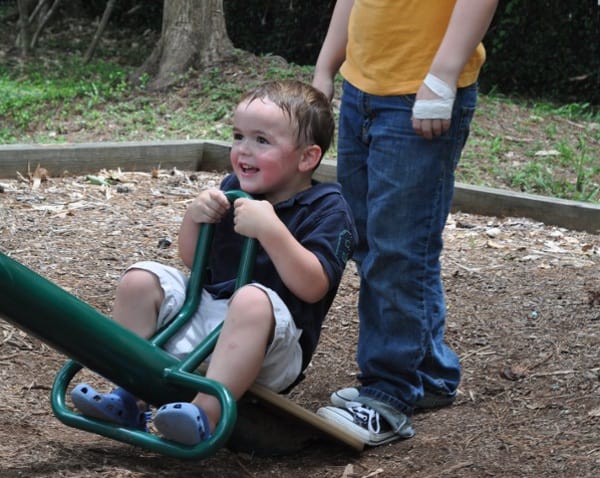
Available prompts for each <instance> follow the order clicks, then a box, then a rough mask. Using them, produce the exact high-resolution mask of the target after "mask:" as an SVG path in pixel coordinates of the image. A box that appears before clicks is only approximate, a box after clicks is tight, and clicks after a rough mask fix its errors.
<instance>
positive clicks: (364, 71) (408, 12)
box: [340, 0, 485, 96]
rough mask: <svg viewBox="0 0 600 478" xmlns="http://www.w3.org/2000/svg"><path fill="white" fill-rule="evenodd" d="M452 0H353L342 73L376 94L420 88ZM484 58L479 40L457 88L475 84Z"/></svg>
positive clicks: (443, 28)
mask: <svg viewBox="0 0 600 478" xmlns="http://www.w3.org/2000/svg"><path fill="white" fill-rule="evenodd" d="M454 4H455V2H454V1H453V0H355V2H354V8H353V9H352V12H351V14H350V20H349V24H348V44H347V47H346V60H345V61H344V63H343V64H342V67H341V68H340V73H341V74H342V76H343V77H344V78H345V79H346V80H348V81H349V82H350V83H351V84H352V85H354V86H356V87H357V88H359V89H361V90H363V91H365V92H367V93H370V94H374V95H381V96H387V95H405V94H412V93H416V92H417V90H418V89H419V87H420V86H421V84H422V83H423V80H424V79H425V76H426V75H427V73H428V72H429V67H430V65H431V62H432V61H433V57H434V56H435V53H436V51H437V49H438V47H439V45H440V43H441V42H442V38H443V36H444V33H445V31H446V27H447V25H448V22H449V21H450V16H451V14H452V10H453V8H454ZM484 61H485V49H484V47H483V44H481V43H480V44H479V45H478V47H477V49H476V50H475V52H474V53H473V55H472V56H471V58H470V59H469V61H468V62H467V64H466V65H465V68H464V69H463V72H462V73H461V75H460V77H459V81H458V86H459V87H464V86H468V85H470V84H472V83H474V82H475V81H476V80H477V77H478V76H479V70H480V69H481V65H482V64H483V62H484Z"/></svg>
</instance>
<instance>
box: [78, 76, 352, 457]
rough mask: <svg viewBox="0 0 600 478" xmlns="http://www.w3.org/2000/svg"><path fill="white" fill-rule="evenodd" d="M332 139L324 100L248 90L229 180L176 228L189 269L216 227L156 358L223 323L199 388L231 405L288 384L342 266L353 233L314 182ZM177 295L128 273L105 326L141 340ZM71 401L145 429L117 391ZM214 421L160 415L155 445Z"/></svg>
mask: <svg viewBox="0 0 600 478" xmlns="http://www.w3.org/2000/svg"><path fill="white" fill-rule="evenodd" d="M334 129H335V120H334V116H333V113H332V110H331V107H330V104H329V101H328V99H327V98H326V97H325V95H324V94H323V93H321V92H320V91H318V90H317V89H315V88H313V87H311V86H310V85H306V84H304V83H301V82H299V81H272V82H267V83H265V84H263V85H261V86H259V87H257V88H256V89H254V90H253V91H250V92H249V93H247V94H246V95H245V96H244V97H243V98H242V99H241V101H240V103H239V104H238V106H237V108H236V110H235V114H234V118H233V145H232V148H231V155H230V157H231V165H232V167H233V174H231V175H229V176H227V177H226V178H225V179H224V180H223V182H222V184H221V189H208V190H205V191H203V192H201V193H200V194H199V195H198V197H196V198H195V199H194V201H193V202H192V203H191V204H190V206H189V207H188V209H187V211H186V213H185V216H184V218H183V222H182V224H181V228H180V231H179V253H180V256H181V259H182V261H183V263H184V264H185V265H186V266H187V267H191V266H192V262H193V258H194V252H195V249H196V242H197V238H198V233H199V230H200V227H201V226H202V224H207V223H212V224H215V235H214V240H213V245H212V250H211V254H210V259H209V262H210V263H209V273H208V274H207V276H208V277H207V280H206V283H205V284H204V288H203V290H202V296H201V301H200V305H199V308H198V310H197V312H196V314H195V315H194V316H193V317H192V318H191V319H190V320H189V322H188V323H187V324H186V325H185V326H184V327H183V328H182V329H181V330H180V331H178V332H177V334H176V335H175V336H174V337H173V338H172V339H171V340H170V341H169V342H168V343H167V344H166V346H165V348H166V350H167V351H169V352H170V353H172V354H174V355H176V356H178V357H183V356H185V355H186V354H188V353H189V352H191V351H192V350H193V349H194V347H195V346H197V345H198V344H199V343H200V342H202V340H203V339H204V338H205V337H206V336H207V335H208V334H209V333H210V332H211V331H212V330H213V329H214V327H216V326H217V325H218V324H220V323H221V322H223V321H224V323H223V328H222V331H221V333H220V336H219V339H218V341H217V343H216V346H215V349H214V351H213V353H212V355H211V358H210V362H209V364H208V369H207V372H206V377H207V378H210V379H212V380H215V381H218V382H220V383H221V384H223V385H224V386H226V387H227V388H228V389H229V390H230V391H231V393H232V394H233V396H234V397H235V399H236V400H237V399H239V398H240V397H241V396H242V395H243V394H244V393H245V392H246V390H248V388H249V387H250V386H251V385H252V384H253V383H254V382H257V383H260V384H262V385H264V386H266V387H268V388H270V389H272V390H274V391H276V392H280V391H283V390H285V389H288V388H289V387H291V386H293V385H294V384H295V383H297V381H298V379H299V377H300V376H301V374H302V371H303V370H304V369H305V368H306V366H307V365H308V363H309V361H310V359H311V357H312V355H313V353H314V350H315V347H316V345H317V342H318V339H319V334H320V330H321V325H322V322H323V320H324V318H325V315H326V314H327V311H328V310H329V307H330V306H331V303H332V301H333V298H334V296H335V294H336V292H337V289H338V286H339V284H340V281H341V278H342V273H343V271H344V267H345V265H346V262H347V260H348V259H349V258H350V257H351V256H352V253H353V248H354V244H355V241H356V232H355V228H354V224H353V221H352V218H351V214H350V212H349V208H348V206H347V204H346V202H345V201H344V199H343V197H342V195H341V190H340V186H339V185H338V184H335V183H317V182H315V181H313V179H312V175H313V172H314V171H315V169H316V168H317V166H318V165H319V163H320V161H321V158H322V157H323V155H324V154H325V152H326V151H327V149H328V148H329V146H330V144H331V141H332V138H333V134H334ZM234 189H241V190H242V191H245V192H246V193H249V194H251V195H252V196H253V197H254V199H248V198H240V199H236V200H235V202H234V203H233V206H231V205H230V203H229V201H228V199H227V198H226V196H225V194H224V192H223V191H228V190H234ZM242 236H247V237H251V238H254V239H256V240H257V241H258V244H259V247H258V252H257V257H256V264H255V267H254V274H253V277H252V282H251V283H249V284H247V285H245V286H243V287H240V288H239V289H238V290H234V288H235V280H236V274H237V269H238V264H239V258H240V253H241V246H242V243H243V241H244V237H242ZM186 284H187V276H186V275H185V274H184V273H183V272H181V271H179V270H177V269H175V268H173V267H170V266H166V265H162V264H158V263H155V262H140V263H137V264H134V265H132V266H131V267H129V268H128V269H127V271H126V272H125V274H124V275H123V277H122V278H121V281H120V283H119V285H118V287H117V291H116V299H115V304H114V309H113V318H114V320H115V321H117V322H118V323H120V324H122V325H123V326H125V327H127V328H128V329H130V330H132V331H134V332H136V333H137V334H139V335H140V336H142V337H145V338H149V337H151V336H152V335H153V334H154V333H155V332H156V331H157V330H158V329H160V328H161V327H163V326H164V325H165V324H167V323H168V322H169V321H171V320H172V319H173V318H174V317H175V315H176V314H177V312H178V311H179V310H180V308H181V306H182V305H183V302H184V299H185V291H186ZM71 397H72V400H73V402H74V404H75V406H76V407H77V408H78V409H79V410H80V411H81V412H82V413H83V414H85V415H88V416H92V417H96V418H100V419H103V420H108V421H111V422H115V423H118V424H120V425H124V426H137V427H139V428H144V427H145V419H144V418H143V417H144V413H143V411H141V409H140V408H138V406H137V404H136V399H135V397H133V396H132V395H131V394H130V393H129V392H127V391H125V390H123V389H122V388H118V389H116V390H114V391H113V392H111V393H108V394H100V393H97V392H96V391H95V390H93V389H92V388H91V387H90V386H89V385H87V384H80V385H78V386H77V387H75V388H74V390H73V392H72V394H71ZM220 417H221V406H220V403H219V401H218V399H217V398H216V397H214V396H212V395H209V394H205V393H198V394H197V395H196V397H195V398H194V399H193V401H192V402H191V403H171V404H166V405H163V406H162V407H160V409H159V410H158V412H157V413H156V417H155V418H154V424H155V426H156V428H157V429H158V431H159V432H160V433H161V434H162V435H163V436H164V437H165V438H167V439H169V440H173V441H175V442H178V443H182V444H186V445H194V444H197V443H199V442H201V441H202V440H205V439H206V438H208V437H209V436H210V434H211V432H212V431H213V430H214V428H215V426H216V425H217V423H218V422H219V419H220Z"/></svg>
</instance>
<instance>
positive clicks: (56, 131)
mask: <svg viewBox="0 0 600 478" xmlns="http://www.w3.org/2000/svg"><path fill="white" fill-rule="evenodd" d="M113 49H114V48H113ZM111 54H114V52H112V53H111ZM49 58H51V59H49ZM97 58H98V59H97V60H94V61H93V62H92V63H90V64H87V65H86V64H83V63H82V61H81V53H80V52H75V53H72V54H70V55H67V54H57V53H56V52H55V53H54V54H53V55H47V56H46V57H38V58H32V59H31V60H29V61H27V62H17V61H13V62H8V63H7V64H5V65H2V66H0V91H2V94H1V95H0V143H5V144H11V143H12V144H14V143H57V142H89V141H133V140H137V141H152V140H164V139H190V138H206V139H219V140H230V139H231V114H232V112H233V108H234V107H235V104H236V102H237V100H238V98H239V97H240V95H241V94H242V93H243V92H244V91H245V90H246V89H248V88H249V87H251V86H252V85H255V84H257V83H259V82H261V81H263V80H265V79H271V78H300V79H304V80H306V81H310V79H311V77H312V67H309V66H308V67H307V66H297V65H285V64H282V63H281V60H280V59H278V58H275V57H273V58H272V57H268V56H265V57H262V58H255V57H249V56H248V55H245V54H244V53H243V52H238V55H237V60H236V61H235V62H234V63H233V64H230V65H221V66H219V67H215V68H211V69H207V70H206V71H203V72H198V71H193V70H190V71H189V72H188V73H187V74H185V75H183V76H182V77H181V78H180V81H179V82H178V84H177V85H176V86H175V87H173V88H171V89H170V90H168V91H166V92H151V91H148V90H147V84H148V81H149V77H147V76H145V77H142V81H141V83H140V85H139V86H132V85H131V84H130V83H129V82H128V80H127V78H128V75H129V74H130V73H131V72H132V71H133V66H130V65H123V64H122V62H120V61H118V59H115V58H114V57H111V56H110V55H108V54H107V53H106V52H104V53H103V52H102V51H100V52H99V54H98V55H97ZM339 86H340V82H338V84H337V87H338V91H337V93H336V101H335V102H334V104H335V105H336V114H337V104H338V101H337V100H338V99H339ZM599 125H600V114H599V113H598V112H597V111H594V110H593V108H592V107H591V106H590V105H588V104H568V105H552V104H549V103H542V102H532V101H531V100H523V99H516V98H508V97H505V96H501V95H497V94H495V93H490V94H487V95H483V94H482V95H480V105H479V107H478V109H477V113H476V116H475V119H474V121H473V124H472V127H471V135H470V138H469V141H468V143H467V146H466V147H465V150H464V152H463V156H462V158H461V162H460V164H459V168H458V170H457V180H458V181H461V182H465V183H470V184H475V185H485V186H491V187H499V188H504V189H512V190H515V191H524V192H529V193H535V194H542V195H547V196H554V197H558V198H564V199H574V200H578V201H592V202H600V159H599V158H600V126H599ZM328 156H329V157H330V158H334V157H335V147H334V149H333V150H332V151H331V152H330V153H329V154H328Z"/></svg>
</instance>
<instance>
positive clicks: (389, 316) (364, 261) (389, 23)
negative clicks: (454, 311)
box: [313, 0, 498, 445]
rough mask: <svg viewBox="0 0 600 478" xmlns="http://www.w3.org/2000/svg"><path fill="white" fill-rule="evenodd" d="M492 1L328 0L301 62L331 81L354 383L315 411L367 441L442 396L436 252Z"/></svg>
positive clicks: (452, 392)
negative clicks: (324, 20) (348, 239)
mask: <svg viewBox="0 0 600 478" xmlns="http://www.w3.org/2000/svg"><path fill="white" fill-rule="evenodd" d="M497 3H498V0H448V1H443V2H440V1H434V0H429V1H424V0H369V1H366V0H338V1H337V2H336V5H335V9H334V12H333V16H332V18H331V22H330V26H329V29H328V33H327V36H326V38H325V41H324V43H323V47H322V48H321V52H320V54H319V58H318V60H317V64H316V66H315V73H314V80H313V85H314V86H316V87H318V88H319V89H321V90H322V91H324V92H325V93H326V94H327V95H328V96H329V97H332V96H333V80H334V77H335V75H336V73H337V72H338V71H339V72H340V73H341V75H342V76H343V78H344V84H343V90H342V98H341V105H340V120H339V137H338V156H337V174H338V180H339V182H340V184H341V185H342V188H343V191H344V197H345V198H346V199H347V200H348V203H349V204H350V207H351V208H352V213H353V215H354V217H355V219H356V226H357V229H358V234H359V242H358V244H357V247H356V250H355V252H354V257H353V259H354V260H355V261H356V264H357V266H358V271H359V275H360V293H359V300H358V316H359V336H358V349H357V362H358V366H359V369H360V375H359V376H358V379H359V381H360V387H354V386H353V387H347V388H343V389H341V390H338V391H336V392H334V393H333V394H332V397H331V399H332V404H333V405H334V406H327V407H323V408H321V409H320V410H318V411H317V413H318V414H319V415H321V416H323V417H324V418H326V419H328V420H331V421H334V422H336V423H337V424H338V425H340V426H342V427H343V428H344V429H345V430H346V431H347V432H348V433H351V434H352V435H354V436H355V437H357V438H360V439H361V440H363V441H364V443H366V444H368V445H381V444H383V443H387V442H389V441H391V440H395V439H398V438H409V437H411V436H413V435H414V430H413V427H412V424H411V420H410V416H411V415H412V413H413V411H414V410H415V409H431V408H437V407H441V406H447V405H450V404H451V403H452V402H453V401H454V399H455V397H456V393H457V389H458V384H459V383H460V376H461V367H460V363H459V359H458V356H457V355H456V353H455V352H454V351H453V350H452V349H451V348H450V347H449V346H448V344H447V343H446V341H445V339H444V330H445V325H446V303H445V297H444V288H443V284H442V276H441V263H440V256H441V253H442V248H443V232H444V226H445V224H446V219H447V217H448V213H449V212H450V205H451V203H452V195H453V192H454V171H455V169H456V167H457V165H458V161H459V158H460V155H461V152H462V150H463V147H464V145H465V142H466V140H467V137H468V135H469V127H470V124H471V119H472V117H473V113H474V111H475V106H476V99H477V78H478V75H479V71H480V68H481V66H482V64H483V62H484V60H485V50H484V48H483V45H482V44H481V39H482V38H483V36H484V34H485V32H486V30H487V29H488V26H489V24H490V21H491V19H492V16H493V15H494V12H495V10H496V5H497Z"/></svg>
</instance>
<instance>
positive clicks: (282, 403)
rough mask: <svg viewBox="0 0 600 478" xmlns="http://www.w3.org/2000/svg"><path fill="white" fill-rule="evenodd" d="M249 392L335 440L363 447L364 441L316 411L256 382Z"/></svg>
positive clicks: (354, 447) (360, 448) (358, 447)
mask: <svg viewBox="0 0 600 478" xmlns="http://www.w3.org/2000/svg"><path fill="white" fill-rule="evenodd" d="M249 394H250V395H252V396H253V397H256V398H257V399H258V400H260V401H263V402H266V403H268V404H269V405H271V406H273V407H275V408H276V409H278V410H279V411H281V412H283V413H285V414H287V415H290V416H291V417H293V418H295V419H297V420H299V421H300V422H302V423H304V424H306V425H309V426H310V427H312V428H315V429H317V430H318V431H319V432H322V433H323V434H325V435H327V436H328V437H330V438H332V439H334V440H336V441H339V442H342V443H344V444H345V445H348V446H349V447H351V448H353V449H355V450H357V451H362V450H363V449H364V443H363V442H362V441H361V440H359V439H358V438H356V437H354V436H352V435H350V434H349V433H348V432H346V431H345V430H344V429H342V428H341V427H339V426H338V425H336V424H335V423H332V422H330V421H328V420H325V419H324V418H321V417H320V416H319V415H317V414H316V413H314V412H311V411H309V410H307V409H305V408H303V407H301V406H300V405H298V404H297V403H295V402H293V401H292V400H290V399H288V398H285V397H284V396H283V395H280V394H278V393H275V392H273V391H271V390H269V389H268V388H266V387H263V386H261V385H258V384H254V385H252V387H251V388H250V390H249ZM290 432H291V433H293V431H292V430H290Z"/></svg>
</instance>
